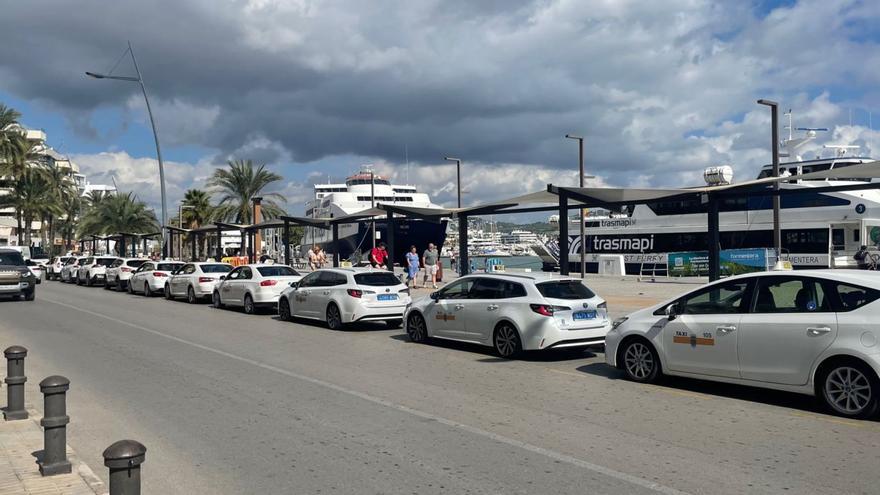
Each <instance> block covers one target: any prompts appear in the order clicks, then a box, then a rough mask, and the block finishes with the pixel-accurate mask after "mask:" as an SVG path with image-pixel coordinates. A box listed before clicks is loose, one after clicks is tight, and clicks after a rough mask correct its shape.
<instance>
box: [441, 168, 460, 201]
mask: <svg viewBox="0 0 880 495" xmlns="http://www.w3.org/2000/svg"><path fill="white" fill-rule="evenodd" d="M444 160H446V161H447V162H455V184H456V185H455V189H456V192H457V193H458V207H459V208H461V160H459V159H458V158H452V157H450V156H447V157H446V158H444Z"/></svg>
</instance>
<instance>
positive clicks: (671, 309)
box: [664, 303, 678, 321]
mask: <svg viewBox="0 0 880 495" xmlns="http://www.w3.org/2000/svg"><path fill="white" fill-rule="evenodd" d="M677 306H678V304H676V303H672V304H670V305H669V306H666V309H665V310H664V313H666V316H668V317H669V321H672V320H674V319H675V317H676V316H678V308H677Z"/></svg>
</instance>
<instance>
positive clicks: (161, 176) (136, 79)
mask: <svg viewBox="0 0 880 495" xmlns="http://www.w3.org/2000/svg"><path fill="white" fill-rule="evenodd" d="M128 53H129V55H131V61H132V62H133V63H134V71H135V73H136V74H137V77H125V76H113V75H109V74H98V73H96V72H86V75H87V76H89V77H94V78H95V79H114V80H117V81H129V82H136V83H138V84H140V85H141V91H142V92H143V93H144V102H145V103H146V104H147V114H148V115H149V116H150V126H151V127H152V128H153V140H154V141H155V142H156V158H157V159H158V160H159V187H160V190H161V192H162V256H163V257H164V256H167V255H168V245H167V242H166V241H167V238H166V236H165V222H166V221H167V219H168V207H167V204H166V202H165V165H164V164H163V163H162V149H161V148H160V147H159V135H158V134H157V133H156V121H155V119H153V110H152V109H151V108H150V99H149V98H148V97H147V88H146V86H144V78H143V77H141V71H140V69H139V68H138V64H137V59H136V58H135V56H134V51H133V50H132V49H131V42H130V41H129V42H128Z"/></svg>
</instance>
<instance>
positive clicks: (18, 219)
mask: <svg viewBox="0 0 880 495" xmlns="http://www.w3.org/2000/svg"><path fill="white" fill-rule="evenodd" d="M15 223H16V227H17V228H16V233H17V237H18V245H19V246H21V245H22V243H23V242H24V236H23V235H21V234H22V233H21V210H16V211H15Z"/></svg>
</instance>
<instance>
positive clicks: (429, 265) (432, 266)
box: [422, 242, 440, 289]
mask: <svg viewBox="0 0 880 495" xmlns="http://www.w3.org/2000/svg"><path fill="white" fill-rule="evenodd" d="M439 262H440V253H439V252H437V248H436V247H435V246H434V243H433V242H429V243H428V249H426V250H425V252H424V253H422V264H423V265H425V280H424V282H425V283H424V285H425V286H427V285H428V277H429V276H430V277H431V287H433V288H435V289H436V288H437V270H439V269H440V267H438V266H437V263H439Z"/></svg>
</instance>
